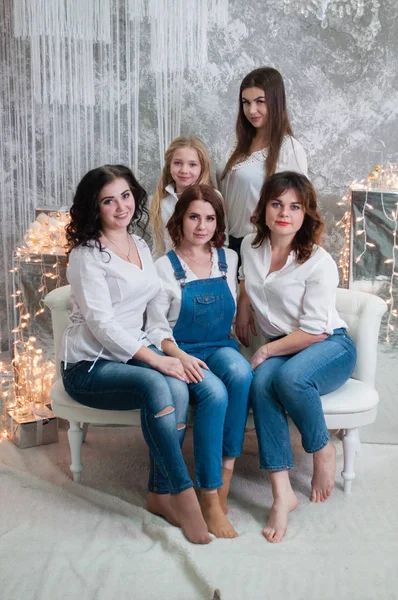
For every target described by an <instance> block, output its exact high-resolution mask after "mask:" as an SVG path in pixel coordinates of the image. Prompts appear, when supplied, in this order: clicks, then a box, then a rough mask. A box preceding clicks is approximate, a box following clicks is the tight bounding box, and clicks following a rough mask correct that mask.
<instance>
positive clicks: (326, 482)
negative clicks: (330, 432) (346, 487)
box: [310, 442, 336, 502]
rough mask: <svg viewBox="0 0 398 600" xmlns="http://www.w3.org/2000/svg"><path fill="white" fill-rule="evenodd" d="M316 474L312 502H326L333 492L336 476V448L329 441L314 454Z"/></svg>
mask: <svg viewBox="0 0 398 600" xmlns="http://www.w3.org/2000/svg"><path fill="white" fill-rule="evenodd" d="M313 462H314V474H313V476H312V481H311V486H312V489H311V498H310V500H311V502H324V501H325V500H326V498H328V497H329V496H330V494H331V493H332V489H333V487H334V479H335V476H336V448H335V447H334V446H333V444H332V442H328V443H327V444H326V446H325V447H324V448H322V450H319V452H315V453H314V455H313Z"/></svg>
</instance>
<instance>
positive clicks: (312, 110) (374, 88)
mask: <svg viewBox="0 0 398 600" xmlns="http://www.w3.org/2000/svg"><path fill="white" fill-rule="evenodd" d="M365 4H366V3H365ZM368 4H369V3H368ZM282 5H283V3H282V1H281V0H267V1H266V2H264V0H255V1H253V0H252V1H251V2H249V3H248V2H244V1H242V0H230V20H229V25H228V29H227V30H226V31H225V32H224V31H220V32H215V33H214V34H212V35H211V36H210V47H209V56H208V58H209V61H208V65H207V68H206V69H205V71H204V73H203V76H202V77H201V78H198V77H197V74H194V75H188V77H187V83H186V87H185V92H184V104H183V107H184V108H183V118H182V133H183V134H188V133H189V134H196V135H199V136H200V137H202V138H203V140H204V141H205V142H206V144H207V145H208V147H209V149H210V153H211V156H212V158H213V160H214V161H215V162H217V161H218V160H220V158H221V157H222V156H223V154H224V152H225V150H226V148H227V145H228V141H229V139H230V136H231V135H232V134H233V130H234V122H235V115H236V112H237V100H238V91H239V84H240V81H241V79H242V77H243V76H244V75H245V74H246V73H247V72H249V71H250V70H252V69H253V68H256V67H259V66H263V65H271V66H273V67H275V68H277V69H278V70H279V71H280V72H281V73H282V75H283V77H284V79H285V83H286V88H287V97H288V109H289V114H290V118H291V122H292V125H293V131H294V133H295V136H296V137H297V138H298V139H299V140H300V141H301V143H302V144H303V146H304V148H305V149H306V151H307V155H308V162H309V169H310V177H311V179H312V181H313V183H314V184H315V186H316V189H317V191H318V193H319V197H320V201H321V206H322V213H323V215H324V217H325V218H326V221H327V224H328V235H327V236H326V238H325V243H326V245H327V247H328V249H329V250H330V251H331V252H332V253H333V254H334V256H335V257H337V256H338V253H339V250H340V247H341V245H342V231H341V230H340V229H338V230H336V229H335V228H334V227H333V226H334V224H335V223H336V221H337V220H338V219H339V218H340V217H341V215H342V211H343V209H342V208H339V207H337V206H336V202H337V201H338V200H339V199H340V198H341V196H342V195H343V194H344V193H345V190H346V188H347V186H348V185H349V184H350V183H351V182H352V181H353V180H354V179H361V178H363V177H365V176H366V175H367V173H368V170H369V168H370V166H371V165H372V164H373V163H374V162H375V161H376V159H377V154H373V151H375V150H381V149H382V148H383V146H382V145H381V143H380V140H381V141H382V142H383V143H384V144H385V149H384V156H385V158H388V159H390V160H394V161H397V160H398V136H397V123H398V94H397V90H398V77H397V74H398V36H397V35H396V34H397V33H398V26H397V22H398V19H397V18H398V14H397V13H398V5H397V3H396V2H395V0H384V1H383V2H382V6H381V8H380V21H381V30H380V32H379V34H378V35H377V37H376V39H375V40H374V42H373V43H369V42H368V39H367V35H366V24H367V23H369V21H370V17H371V14H370V11H369V7H366V10H365V15H364V17H363V18H362V20H361V21H360V22H359V24H356V23H354V21H353V20H352V19H351V18H350V17H346V18H345V19H343V20H340V19H335V20H334V21H333V22H332V23H331V25H330V26H329V27H328V28H327V29H322V28H321V26H320V23H319V21H318V20H317V19H316V18H315V17H309V18H308V19H305V18H304V17H302V16H299V15H298V14H297V13H291V14H289V15H285V14H284V12H283V10H282V9H281V6H282ZM369 46H370V47H369ZM143 52H144V54H145V53H148V48H147V47H146V46H145V45H144V46H143ZM144 81H145V76H144ZM153 98H154V87H153V82H151V81H150V80H149V79H147V80H146V81H145V85H144V87H143V90H142V100H141V114H142V121H141V126H142V136H141V144H142V147H141V154H140V163H139V164H140V171H141V175H142V180H143V182H144V183H145V184H146V185H147V187H148V189H149V190H153V188H154V185H155V179H156V173H157V169H156V168H155V169H153V168H152V167H153V166H154V165H156V164H157V146H156V132H155V127H156V116H155V113H154V102H153Z"/></svg>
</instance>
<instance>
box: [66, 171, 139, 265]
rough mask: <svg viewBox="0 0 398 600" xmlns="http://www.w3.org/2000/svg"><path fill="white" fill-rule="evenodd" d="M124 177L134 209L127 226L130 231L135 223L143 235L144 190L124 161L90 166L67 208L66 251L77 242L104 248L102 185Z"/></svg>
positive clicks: (69, 250)
mask: <svg viewBox="0 0 398 600" xmlns="http://www.w3.org/2000/svg"><path fill="white" fill-rule="evenodd" d="M119 178H120V179H124V180H125V181H126V182H127V184H128V186H129V188H130V190H131V192H132V194H133V196H134V202H135V211H134V215H133V218H132V219H131V221H130V223H129V224H128V226H127V231H128V232H129V233H132V232H133V230H134V228H135V226H138V228H139V230H140V233H141V234H142V235H143V234H144V233H145V230H146V226H147V223H148V209H147V206H146V204H147V200H148V197H147V193H146V191H145V190H144V188H143V187H141V186H140V184H139V183H138V181H137V180H136V178H135V177H134V175H133V173H132V171H131V170H130V169H129V168H128V167H125V166H124V165H104V166H102V167H97V168H96V169H92V170H91V171H89V172H88V173H86V175H85V176H84V177H83V179H82V180H81V181H80V183H79V185H78V186H77V189H76V193H75V197H74V198H73V204H72V206H71V208H70V211H69V212H70V216H71V220H70V222H69V224H68V225H67V226H66V228H65V230H66V239H67V254H69V253H70V252H71V251H72V250H73V248H77V246H92V242H93V241H94V244H95V246H97V248H99V249H100V251H101V252H102V251H103V246H102V244H101V242H100V240H99V238H100V235H101V218H100V207H99V201H98V199H99V195H100V192H101V190H102V188H103V187H104V185H107V184H108V183H111V181H114V180H115V179H119Z"/></svg>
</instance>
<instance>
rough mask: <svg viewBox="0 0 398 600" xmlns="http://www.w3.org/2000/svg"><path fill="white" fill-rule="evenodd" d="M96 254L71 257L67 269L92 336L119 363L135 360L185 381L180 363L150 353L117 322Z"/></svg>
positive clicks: (80, 252) (78, 253) (80, 253)
mask: <svg viewBox="0 0 398 600" xmlns="http://www.w3.org/2000/svg"><path fill="white" fill-rule="evenodd" d="M93 252H95V250H93ZM93 252H91V250H89V249H87V251H85V249H82V250H79V251H78V252H75V253H72V254H71V257H70V263H69V267H68V280H69V283H70V284H71V286H72V291H73V294H74V296H75V298H76V301H77V304H78V307H79V310H80V312H81V314H82V315H83V318H84V320H85V322H86V324H87V327H88V329H89V330H90V332H91V334H92V335H93V336H94V337H95V339H96V340H98V342H99V343H100V344H101V345H102V346H103V347H104V348H106V349H107V350H108V352H110V353H111V354H112V355H113V356H115V359H116V360H119V361H120V362H124V363H126V362H127V361H128V360H130V359H131V358H133V357H135V358H137V359H138V360H142V361H143V362H145V363H147V364H149V365H150V366H153V368H154V369H156V370H158V371H160V372H161V373H164V374H165V375H170V376H172V377H176V378H177V379H184V372H183V369H182V365H181V363H179V362H177V361H174V360H173V361H171V360H170V359H167V360H165V357H161V356H159V355H157V354H156V352H153V351H152V350H149V349H148V348H146V347H145V346H143V344H142V342H141V341H139V340H137V339H135V338H133V337H132V336H131V335H130V334H129V333H128V332H127V331H125V330H124V329H123V327H122V326H121V325H120V324H119V323H117V321H116V320H115V319H114V308H113V305H112V298H111V294H110V290H109V286H108V283H107V281H106V273H105V269H104V265H103V263H102V261H100V260H98V257H97V259H96V258H95V256H94V255H93ZM162 358H163V360H159V359H162Z"/></svg>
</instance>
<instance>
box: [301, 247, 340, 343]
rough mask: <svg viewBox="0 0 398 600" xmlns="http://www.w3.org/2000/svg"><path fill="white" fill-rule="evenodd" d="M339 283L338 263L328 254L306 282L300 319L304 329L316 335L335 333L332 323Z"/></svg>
mask: <svg viewBox="0 0 398 600" xmlns="http://www.w3.org/2000/svg"><path fill="white" fill-rule="evenodd" d="M338 283H339V276H338V270H337V265H336V263H335V262H334V260H333V259H332V257H331V256H329V255H327V256H325V258H324V259H323V260H321V261H319V262H318V263H317V264H316V265H315V267H314V269H313V270H312V272H311V273H310V275H309V276H308V279H307V282H306V289H305V293H304V298H303V313H302V315H301V317H300V320H299V328H300V329H301V330H302V331H305V332H306V333H312V334H315V335H317V334H320V333H328V334H329V335H331V334H332V333H333V329H332V328H331V326H330V323H331V318H332V315H333V311H334V309H335V305H336V289H337V287H338Z"/></svg>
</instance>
